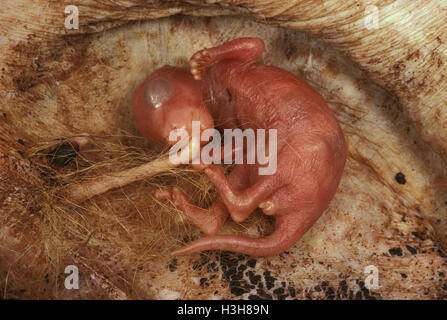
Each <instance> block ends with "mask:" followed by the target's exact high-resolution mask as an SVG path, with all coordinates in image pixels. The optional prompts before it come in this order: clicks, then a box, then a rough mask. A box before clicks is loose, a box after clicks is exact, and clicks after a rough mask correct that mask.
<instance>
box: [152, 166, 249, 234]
mask: <svg viewBox="0 0 447 320" xmlns="http://www.w3.org/2000/svg"><path fill="white" fill-rule="evenodd" d="M228 181H229V183H230V184H231V185H232V187H233V188H235V189H236V190H242V189H244V188H246V187H247V186H248V172H247V170H246V168H245V166H244V165H242V166H237V167H236V168H234V170H233V171H232V172H231V173H230V175H229V177H228ZM155 197H156V198H157V199H158V200H170V201H171V202H172V203H173V204H174V206H175V207H176V208H177V209H179V210H181V211H183V213H184V214H185V215H186V216H188V218H189V219H191V222H192V223H193V224H194V225H195V226H196V227H197V228H199V229H200V231H202V232H204V233H205V234H207V235H213V234H216V233H217V232H218V231H219V230H220V228H221V227H222V225H223V223H224V222H225V220H226V219H227V217H228V210H227V208H226V207H225V204H224V202H223V201H222V198H221V197H220V196H219V197H218V199H217V200H216V201H215V202H214V203H213V204H212V205H211V207H209V208H207V209H203V208H199V207H197V206H195V205H194V204H193V203H191V201H190V199H189V198H188V196H186V195H185V194H184V193H183V192H182V191H181V190H180V189H179V188H176V187H174V188H171V189H163V190H158V191H157V192H156V193H155Z"/></svg>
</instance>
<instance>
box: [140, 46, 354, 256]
mask: <svg viewBox="0 0 447 320" xmlns="http://www.w3.org/2000/svg"><path fill="white" fill-rule="evenodd" d="M263 51H264V42H263V41H262V40H261V39H259V38H239V39H235V40H233V41H230V42H227V43H224V44H222V45H220V46H216V47H213V48H209V49H203V50H200V51H198V52H196V53H195V54H194V55H193V56H192V57H191V59H190V74H189V73H188V72H187V70H185V69H181V68H175V67H170V66H165V67H163V68H161V69H159V70H158V71H156V72H155V73H154V74H152V75H151V76H150V77H149V79H148V80H146V81H145V82H144V83H143V84H142V85H141V86H140V87H139V89H138V90H137V91H136V94H135V96H134V114H135V118H136V122H137V127H138V129H139V130H140V131H141V133H142V134H143V135H145V136H147V137H148V138H149V139H152V140H156V141H159V142H162V143H168V144H172V142H169V140H168V136H169V132H170V130H172V129H175V128H185V129H186V130H191V122H192V121H193V120H197V121H200V123H201V126H202V128H203V129H205V128H213V127H214V124H216V125H218V127H219V128H220V129H235V128H240V129H241V130H245V129H247V128H251V129H254V132H257V131H256V129H266V131H267V130H268V129H276V130H277V168H276V171H275V173H273V174H271V175H260V174H259V171H258V169H259V167H260V166H261V165H260V164H259V162H256V163H255V164H246V163H243V164H236V166H235V168H234V169H233V170H232V171H231V173H230V174H229V176H228V177H227V176H225V175H224V171H223V169H222V168H221V167H220V166H219V165H217V164H207V165H203V164H200V165H196V166H195V168H197V169H199V170H203V172H204V173H205V174H206V176H207V177H208V179H209V180H210V181H211V182H212V183H213V184H214V186H215V187H216V189H217V190H218V191H219V197H218V199H217V200H216V201H215V202H214V203H213V204H212V205H211V207H210V208H208V209H202V208H199V207H197V206H195V205H193V204H192V203H191V201H190V200H189V198H188V197H187V196H186V195H185V194H184V193H183V192H182V191H181V190H180V189H178V188H175V187H174V188H169V189H161V190H158V191H157V192H156V194H155V197H156V198H157V199H159V200H169V201H171V202H172V203H173V205H174V206H175V207H176V208H178V209H179V210H181V211H183V212H184V213H185V214H186V215H187V216H188V217H189V218H190V220H191V222H192V223H193V224H194V225H195V226H197V227H198V228H199V229H200V230H201V231H202V232H204V233H205V236H204V237H202V238H200V239H198V240H195V241H193V242H191V243H189V244H187V245H186V246H184V247H182V248H180V249H178V250H176V251H174V252H173V253H172V254H173V255H184V254H190V253H193V252H198V251H204V250H227V251H234V252H239V253H243V254H248V255H253V256H269V255H275V254H279V253H281V252H284V251H285V250H288V249H289V248H290V247H292V246H293V245H294V244H295V243H296V242H297V241H298V240H299V239H300V238H301V237H302V236H303V234H304V233H305V232H306V231H307V230H308V229H309V228H310V227H311V226H312V225H313V224H314V223H315V222H316V220H317V219H318V218H319V217H320V215H321V214H322V213H323V211H324V210H326V209H327V207H328V205H329V202H330V201H331V199H332V198H333V196H334V194H335V192H336V189H337V187H338V184H339V182H340V179H341V176H342V172H343V168H344V165H345V160H346V143H345V139H344V136H343V133H342V131H341V129H340V126H339V125H338V123H337V121H336V119H335V117H334V115H333V114H332V112H331V110H330V109H329V107H328V106H327V104H326V102H325V101H324V100H323V98H322V97H321V96H320V95H319V94H318V93H317V92H316V91H315V90H314V89H313V88H312V87H311V86H310V85H308V84H307V83H306V82H305V81H303V80H301V79H300V78H298V77H297V76H295V75H293V74H291V73H289V72H287V71H285V70H281V69H278V68H275V67H271V66H266V65H263V64H259V63H256V60H257V59H258V58H260V57H261V55H262V52H263ZM258 207H259V208H261V209H262V211H263V212H264V214H266V215H272V216H275V230H274V231H273V233H272V234H270V235H268V236H266V237H264V238H252V237H244V236H235V235H218V234H217V233H218V231H219V229H220V228H221V226H222V225H223V223H224V222H225V220H226V218H227V217H228V215H230V216H231V218H232V219H233V220H234V221H236V222H242V221H244V220H245V219H246V218H247V217H248V216H249V215H250V214H251V213H252V212H253V211H254V210H255V209H256V208H258Z"/></svg>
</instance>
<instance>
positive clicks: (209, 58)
mask: <svg viewBox="0 0 447 320" xmlns="http://www.w3.org/2000/svg"><path fill="white" fill-rule="evenodd" d="M263 51H264V42H263V41H262V40H261V39H259V38H239V39H235V40H233V41H229V42H226V43H224V44H222V45H220V46H217V47H213V48H208V49H203V50H200V51H197V52H196V53H195V54H194V55H193V56H192V57H191V59H190V60H189V66H190V70H191V73H192V75H193V76H194V79H196V80H200V79H202V74H203V72H204V71H205V70H206V68H208V67H209V66H210V65H212V64H213V63H214V62H217V61H219V60H224V59H236V60H241V61H246V62H250V61H254V60H256V59H258V58H259V57H260V56H261V55H262V52H263Z"/></svg>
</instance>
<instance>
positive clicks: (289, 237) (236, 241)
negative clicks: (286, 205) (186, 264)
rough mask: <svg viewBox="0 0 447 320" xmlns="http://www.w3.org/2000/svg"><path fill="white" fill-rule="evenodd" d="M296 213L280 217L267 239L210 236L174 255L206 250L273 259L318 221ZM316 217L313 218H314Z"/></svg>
mask: <svg viewBox="0 0 447 320" xmlns="http://www.w3.org/2000/svg"><path fill="white" fill-rule="evenodd" d="M299 215H300V216H299V217H297V215H296V214H295V213H293V214H292V216H294V217H291V216H290V214H289V215H282V216H278V217H276V225H275V231H273V233H272V234H270V235H269V236H267V237H265V238H250V237H243V236H233V235H216V236H206V237H203V238H200V239H198V240H195V241H193V242H191V243H189V244H187V245H186V246H184V247H182V248H180V249H178V250H175V251H174V252H172V253H171V255H185V254H190V253H194V252H198V251H204V250H225V251H233V252H238V253H243V254H247V255H251V256H271V255H275V254H279V253H281V252H284V251H286V250H287V249H289V248H291V247H292V246H293V245H294V244H295V243H296V242H297V241H298V240H299V239H300V238H301V237H302V236H303V234H304V233H305V232H306V231H307V230H308V229H309V228H310V227H311V226H312V225H313V223H314V222H315V220H316V218H318V217H319V215H317V217H315V215H313V217H309V215H307V216H306V215H301V213H299ZM311 216H312V215H311Z"/></svg>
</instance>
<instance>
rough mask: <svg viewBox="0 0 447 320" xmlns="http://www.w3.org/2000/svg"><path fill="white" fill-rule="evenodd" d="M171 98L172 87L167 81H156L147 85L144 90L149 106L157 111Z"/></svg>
mask: <svg viewBox="0 0 447 320" xmlns="http://www.w3.org/2000/svg"><path fill="white" fill-rule="evenodd" d="M170 96H171V86H170V85H169V82H168V81H167V80H165V79H154V80H152V81H151V82H149V83H148V84H147V85H146V88H145V90H144V100H145V102H146V104H147V105H150V106H153V107H154V108H155V109H157V108H160V107H161V106H162V104H163V103H164V102H165V101H167V100H168V99H169V98H170Z"/></svg>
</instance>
